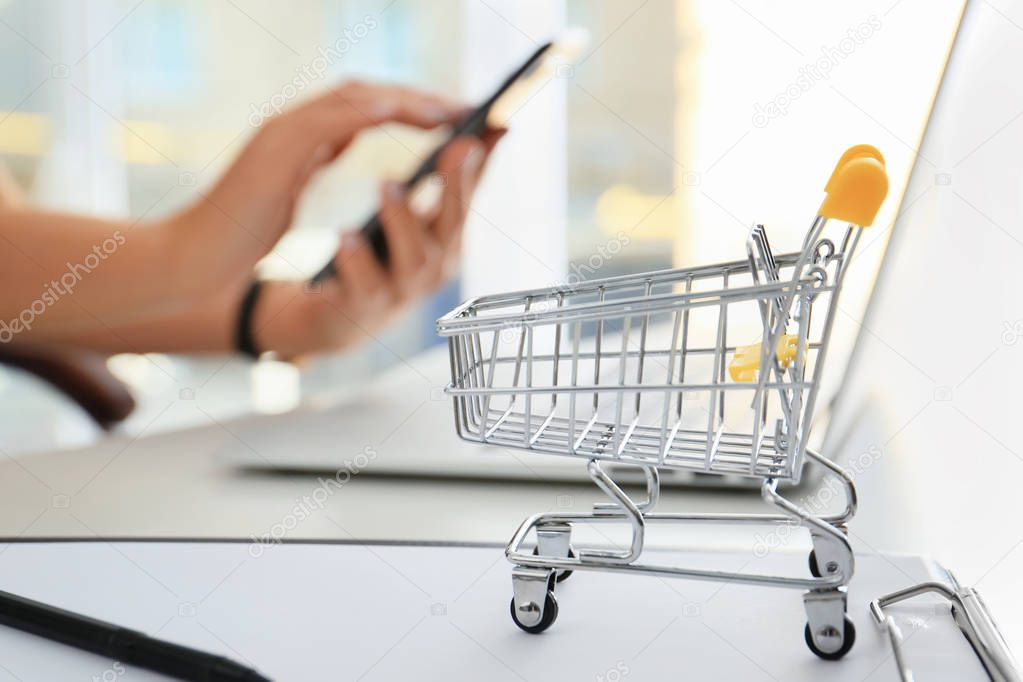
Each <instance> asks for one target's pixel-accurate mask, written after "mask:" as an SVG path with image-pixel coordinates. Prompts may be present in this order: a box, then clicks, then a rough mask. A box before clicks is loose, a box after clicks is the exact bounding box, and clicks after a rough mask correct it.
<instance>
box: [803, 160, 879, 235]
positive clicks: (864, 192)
mask: <svg viewBox="0 0 1023 682" xmlns="http://www.w3.org/2000/svg"><path fill="white" fill-rule="evenodd" d="M824 189H825V191H826V192H827V193H828V196H827V197H825V199H824V203H822V204H821V208H820V210H819V211H818V214H819V215H821V216H824V217H825V218H833V219H835V220H841V221H844V222H847V223H852V224H853V225H859V226H860V227H869V226H870V225H872V224H873V222H874V218H875V217H877V212H878V210H879V209H880V208H881V204H882V203H884V199H885V197H886V196H887V195H888V173H887V172H885V167H884V157H883V156H881V152H879V151H878V150H877V149H875V148H874V147H871V146H870V145H866V144H860V145H856V146H854V147H850V148H849V149H847V150H846V152H845V153H844V154H843V155H842V158H841V159H839V161H838V165H837V166H835V170H834V172H832V174H831V178H829V179H828V182H827V184H826V185H825V186H824Z"/></svg>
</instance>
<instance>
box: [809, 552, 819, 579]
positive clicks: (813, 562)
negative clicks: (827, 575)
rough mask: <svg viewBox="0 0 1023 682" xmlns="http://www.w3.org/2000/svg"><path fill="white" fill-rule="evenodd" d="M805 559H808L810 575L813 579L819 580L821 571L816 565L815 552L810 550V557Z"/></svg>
mask: <svg viewBox="0 0 1023 682" xmlns="http://www.w3.org/2000/svg"><path fill="white" fill-rule="evenodd" d="M807 559H808V562H807V563H809V564H810V575H812V576H813V577H814V578H820V577H821V569H820V566H818V565H817V552H815V551H813V550H812V549H811V550H810V556H808V557H807Z"/></svg>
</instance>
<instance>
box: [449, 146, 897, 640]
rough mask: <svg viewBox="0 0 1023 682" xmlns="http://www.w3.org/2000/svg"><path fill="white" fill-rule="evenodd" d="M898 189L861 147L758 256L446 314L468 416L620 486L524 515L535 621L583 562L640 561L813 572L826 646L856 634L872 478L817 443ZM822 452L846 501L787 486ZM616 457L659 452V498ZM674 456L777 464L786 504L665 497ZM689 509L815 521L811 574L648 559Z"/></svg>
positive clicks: (526, 603) (741, 517)
mask: <svg viewBox="0 0 1023 682" xmlns="http://www.w3.org/2000/svg"><path fill="white" fill-rule="evenodd" d="M887 189H888V180H887V176H886V174H885V167H884V159H883V158H882V156H881V154H880V153H879V152H878V151H877V150H876V149H874V148H873V147H870V146H867V145H860V146H856V147H852V148H851V149H849V150H848V151H847V152H846V153H845V154H844V155H843V156H842V158H841V160H840V161H839V163H838V165H837V166H836V168H835V171H834V173H833V174H832V176H831V179H830V180H829V181H828V184H827V186H826V191H827V197H826V198H825V200H824V202H823V204H822V206H821V208H820V211H819V214H818V215H817V217H816V218H815V219H814V221H813V224H812V225H811V226H810V229H809V232H808V233H807V235H806V237H805V240H804V242H803V247H802V249H801V250H800V251H798V252H796V253H788V254H784V255H777V256H776V255H775V254H773V253H772V251H771V247H770V244H769V242H768V240H767V234H766V231H765V230H764V229H763V227H762V226H759V225H757V226H755V227H754V228H753V230H752V232H751V234H750V236H749V239H748V241H747V258H746V259H744V260H740V261H735V262H731V263H721V264H717V265H710V266H706V267H696V268H685V269H677V270H663V271H657V272H649V273H644V274H638V275H629V276H622V277H610V278H605V279H594V280H588V281H584V282H581V283H577V284H573V285H565V286H555V287H550V288H546V289H535V290H530V291H518V292H514V293H509V294H503V295H493V296H484V297H481V298H476V299H473V300H470V301H468V302H466V303H463V304H462V305H461V306H459V307H458V308H456V309H455V310H453V311H452V312H450V313H449V314H448V315H446V316H444V317H443V318H441V319H440V320H438V322H437V330H438V333H439V334H440V335H441V336H444V337H447V338H448V340H449V349H450V355H451V384H450V385H449V386H448V388H447V393H448V394H449V395H451V396H452V397H453V398H454V408H455V424H456V428H457V430H458V434H459V435H460V436H461V437H462V438H464V439H466V440H471V441H476V442H479V443H487V444H493V445H497V446H501V447H508V448H522V449H526V450H531V451H534V452H542V453H548V454H551V455H561V456H566V457H577V458H581V459H584V460H586V461H587V467H588V472H589V475H590V477H591V478H592V479H593V482H594V483H595V484H596V485H597V487H598V488H600V489H601V490H602V491H603V492H604V493H606V494H607V496H608V497H609V498H610V499H611V502H610V503H605V504H600V505H596V506H595V507H594V509H593V511H592V512H591V513H582V512H558V513H543V514H537V515H535V516H532V517H530V518H529V519H527V520H526V521H524V522H523V524H522V525H521V526H520V527H519V529H518V531H516V533H515V535H514V536H513V537H512V540H511V542H510V543H509V544H508V547H507V549H506V552H505V553H506V555H507V558H508V560H509V561H510V562H511V563H512V564H513V566H514V568H513V571H512V588H513V598H512V601H511V615H512V618H513V620H514V621H515V623H516V624H517V625H518V626H519V627H520V628H522V629H523V630H525V631H527V632H531V633H539V632H542V631H543V630H545V629H547V628H548V627H550V625H551V624H552V623H553V622H554V620H555V618H556V617H557V615H558V602H557V601H556V600H555V598H554V588H555V584H556V583H557V582H560V581H562V580H564V579H565V578H567V577H568V576H569V574H571V573H572V572H573V571H578V570H597V571H601V570H603V571H615V572H630V573H632V572H635V573H646V574H651V575H657V576H662V577H680V578H694V579H704V580H715V581H735V582H743V583H752V584H756V585H765V586H768V585H772V586H777V587H788V588H796V589H801V590H805V592H804V595H803V602H804V606H805V609H806V618H807V625H806V628H805V632H804V636H805V639H806V643H807V645H808V646H809V647H810V649H811V650H812V651H813V652H814V653H815V654H817V655H818V656H821V657H822V658H826V659H838V658H841V657H842V656H843V655H844V654H845V653H846V652H848V651H849V649H850V648H851V647H852V645H853V641H854V639H855V630H854V628H853V624H852V621H851V620H850V619H849V617H848V616H847V615H846V588H845V586H846V585H847V584H848V582H849V580H850V578H851V577H852V574H853V554H852V550H851V548H850V545H849V542H848V540H847V539H846V528H845V524H846V522H847V521H848V520H849V519H850V518H851V517H852V516H853V514H854V513H855V510H856V495H855V489H854V487H853V483H852V478H851V477H850V475H849V474H847V473H846V472H844V471H843V470H842V469H840V468H839V467H838V466H836V465H835V464H834V463H832V462H830V461H829V460H828V459H825V458H824V457H822V456H821V455H820V454H818V453H816V452H813V451H811V450H809V449H808V448H807V437H808V435H809V429H810V421H811V418H812V416H813V409H814V400H815V398H816V396H817V390H818V387H819V386H820V379H821V371H822V368H823V366H824V356H825V352H826V351H827V348H828V340H829V337H830V335H831V329H832V323H833V321H834V316H835V311H836V307H837V306H836V303H837V300H838V295H839V292H840V290H841V288H842V281H843V279H844V276H845V272H846V269H847V266H848V264H849V261H850V258H851V257H852V254H853V252H854V250H855V248H856V244H857V241H858V240H859V237H860V233H861V231H862V228H863V227H865V226H868V225H870V224H871V223H872V222H873V220H874V217H875V215H876V213H877V211H878V208H879V207H880V205H881V203H882V201H883V200H884V197H885V194H886V193H887ZM832 226H835V227H832ZM804 457H808V458H809V459H810V460H812V461H813V462H814V463H816V464H819V465H821V466H822V467H823V468H824V470H825V472H826V473H827V474H828V475H830V476H832V477H834V479H835V480H836V481H838V482H839V483H840V484H841V486H842V487H843V489H844V491H845V493H846V506H845V509H844V511H843V512H842V513H840V514H835V515H820V514H814V513H811V511H810V510H807V509H805V508H804V507H801V506H799V505H797V504H795V503H793V502H791V501H789V500H788V499H786V498H785V497H783V496H782V495H780V494H779V492H778V485H779V482H783V481H784V482H790V483H797V482H798V481H799V479H800V476H801V474H802V468H803V463H804ZM609 467H613V468H614V470H615V471H617V470H619V468H621V467H637V468H638V469H639V470H641V471H642V472H643V475H644V477H645V480H646V497H645V499H641V500H640V499H634V498H633V497H631V496H630V495H629V494H628V493H626V492H625V491H624V490H622V488H621V487H620V486H619V485H618V483H616V482H615V480H614V479H613V478H612V476H611V475H610V474H609V473H608V468H609ZM670 469H681V470H687V471H693V472H702V473H703V474H709V475H733V476H735V475H737V476H743V477H751V478H755V479H762V484H761V490H762V494H763V498H764V500H766V501H767V502H768V503H770V504H771V505H773V506H774V507H775V508H777V510H779V512H780V513H774V514H761V515H746V514H676V513H658V512H655V511H654V508H655V506H656V504H657V500H658V493H659V487H660V481H659V471H661V470H670ZM689 522H701V523H709V524H746V525H755V524H761V525H773V526H775V528H782V527H785V528H786V529H790V528H793V527H805V528H806V529H808V531H809V534H810V538H811V541H812V544H813V550H812V552H811V553H810V561H809V568H810V571H809V572H810V574H811V575H796V574H794V575H790V576H785V575H765V574H759V573H746V572H726V571H717V570H704V569H697V568H685V567H678V566H670V565H652V564H649V563H642V562H641V555H642V552H643V545H644V532H645V529H646V526H647V525H648V524H652V523H657V524H672V523H689ZM579 524H587V525H589V524H619V525H620V526H624V527H626V528H630V529H631V541H629V542H627V543H625V544H623V545H621V546H615V547H612V548H607V546H606V544H604V545H600V546H593V547H590V548H582V547H579V546H574V545H573V544H572V542H571V536H572V531H573V527H575V526H577V525H579ZM534 537H535V543H534V542H530V540H531V539H532V538H534ZM530 549H531V550H532V551H528V550H530ZM805 571H806V568H805V567H804V568H802V570H801V573H804V572H805ZM793 573H795V571H793Z"/></svg>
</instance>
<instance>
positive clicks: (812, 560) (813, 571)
mask: <svg viewBox="0 0 1023 682" xmlns="http://www.w3.org/2000/svg"><path fill="white" fill-rule="evenodd" d="M807 563H808V564H809V565H810V575H812V576H813V577H814V578H820V577H822V576H823V573H821V567H820V564H818V563H817V552H815V551H814V550H812V549H811V550H810V556H808V557H807ZM832 567H833V568H835V569H836V570H837V568H838V567H837V565H835V564H832Z"/></svg>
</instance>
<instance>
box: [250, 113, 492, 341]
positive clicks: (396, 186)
mask: <svg viewBox="0 0 1023 682" xmlns="http://www.w3.org/2000/svg"><path fill="white" fill-rule="evenodd" d="M503 134H504V131H503V130H501V131H493V132H491V133H489V134H488V135H487V136H486V137H485V138H484V139H483V140H482V141H480V140H476V139H474V138H469V137H465V138H459V139H457V140H455V141H454V142H453V143H452V144H450V145H449V146H448V148H447V149H446V150H445V151H444V153H443V154H442V155H441V158H440V161H439V163H438V173H439V174H440V177H441V178H443V179H444V191H443V193H442V196H441V199H440V201H439V205H438V206H437V207H436V209H435V210H433V211H432V212H430V213H429V214H426V215H423V214H419V213H417V212H416V211H415V210H414V209H413V208H412V206H411V205H410V201H409V197H408V196H407V195H405V194H404V193H403V187H402V185H401V184H400V183H397V182H385V183H384V184H383V185H382V187H381V192H380V207H381V208H380V219H381V223H382V224H383V227H384V234H385V236H386V239H387V244H388V249H389V261H388V265H387V266H386V267H384V266H382V265H380V264H379V263H378V262H377V260H376V257H375V256H374V255H373V250H372V249H371V248H369V246H368V245H367V244H366V243H365V241H364V239H363V238H362V237H361V236H360V235H359V234H358V233H357V232H350V233H348V234H346V235H345V236H344V238H343V239H342V243H341V248H340V249H339V250H338V253H337V255H336V256H335V260H334V263H335V266H336V268H337V271H338V277H337V278H332V279H329V280H327V281H325V282H323V283H322V285H321V286H320V287H319V288H318V289H317V288H310V287H309V286H308V285H307V284H306V283H304V282H269V283H267V285H266V286H265V287H264V290H263V293H262V298H261V300H260V302H259V304H258V305H257V307H256V314H255V318H254V320H253V330H254V334H255V340H256V346H257V347H258V348H260V349H261V350H272V351H276V352H277V353H278V354H279V355H281V356H282V357H285V358H294V357H296V356H299V355H304V354H308V353H315V352H321V351H328V350H340V349H345V348H350V347H351V346H353V345H356V344H358V343H360V342H362V341H365V340H366V339H369V338H373V336H374V335H375V334H376V333H377V332H378V331H379V330H380V329H381V328H382V327H384V326H385V325H386V324H387V323H388V322H390V321H391V320H392V319H393V317H394V316H395V314H396V313H397V312H399V311H400V310H401V309H402V308H403V307H405V306H407V305H408V304H409V303H411V302H413V301H415V300H417V299H419V298H421V297H422V296H424V295H425V294H427V293H429V292H431V291H433V290H435V289H436V288H437V287H438V286H440V285H441V284H442V283H443V282H444V280H445V279H446V277H447V275H448V274H449V272H450V269H451V267H452V266H453V265H454V264H455V263H456V261H457V259H458V254H459V252H460V250H461V240H462V226H463V225H464V223H465V218H466V215H467V213H468V211H469V204H470V202H471V200H472V195H473V192H474V191H475V189H476V185H477V183H478V182H479V179H480V175H481V173H482V171H483V168H484V165H485V162H486V160H487V158H488V157H489V154H490V152H491V150H492V149H493V148H494V145H495V144H496V143H497V141H498V140H499V139H500V138H501V136H502V135H503Z"/></svg>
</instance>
